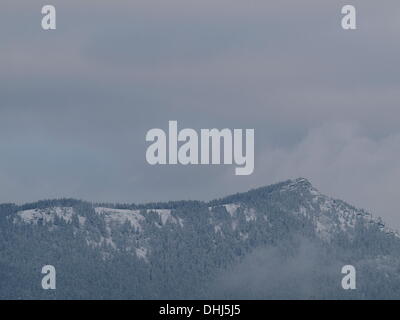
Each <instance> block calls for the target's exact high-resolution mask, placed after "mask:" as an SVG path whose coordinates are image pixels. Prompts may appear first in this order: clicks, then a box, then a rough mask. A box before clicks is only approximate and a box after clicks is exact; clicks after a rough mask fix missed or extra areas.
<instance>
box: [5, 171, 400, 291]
mask: <svg viewBox="0 0 400 320" xmlns="http://www.w3.org/2000/svg"><path fill="white" fill-rule="evenodd" d="M0 214H1V215H0V229H1V231H2V232H1V235H0V240H1V247H0V280H1V281H2V282H3V284H4V286H2V287H4V288H12V289H10V291H5V290H3V289H0V292H1V293H0V294H1V296H3V297H5V298H7V297H15V296H22V297H28V298H29V297H43V298H48V296H46V294H47V295H49V294H53V295H54V297H56V298H80V297H82V298H94V297H102V298H168V297H174V298H177V297H178V298H193V297H210V296H213V295H215V296H216V297H221V296H222V297H230V296H232V290H233V288H232V287H230V286H227V285H226V283H227V280H226V279H227V278H229V277H228V275H230V276H232V277H233V278H234V279H237V277H235V272H236V271H235V270H236V269H237V268H239V269H240V270H241V268H244V267H243V266H245V265H246V263H247V262H246V261H247V260H248V259H249V257H252V254H254V252H257V250H267V251H266V252H268V253H265V252H264V253H265V254H264V256H263V257H265V256H267V257H269V258H268V259H267V260H266V261H269V262H270V261H272V260H273V261H275V260H276V261H280V262H281V263H282V264H284V265H286V266H288V265H291V263H293V261H297V260H298V259H300V260H302V259H303V258H304V257H303V253H302V251H304V250H305V251H306V252H314V253H315V255H313V256H312V257H313V258H312V259H311V260H313V261H314V260H315V261H314V263H313V264H312V265H310V267H309V268H308V269H310V268H311V269H312V270H314V268H316V267H319V269H320V271H318V272H314V273H313V271H311V269H310V270H308V269H307V270H303V271H304V272H305V274H306V275H307V276H305V274H304V273H303V274H302V276H301V277H303V278H304V279H308V278H309V281H308V284H309V285H311V287H312V288H311V289H310V290H307V293H304V292H303V291H301V292H298V291H297V290H296V289H289V288H286V289H284V290H283V291H282V290H281V291H282V292H280V293H277V292H275V295H274V293H273V292H272V291H271V290H270V287H269V286H268V285H267V284H268V283H271V281H270V280H269V277H268V276H266V275H264V269H268V268H271V265H270V264H269V262H268V263H266V265H265V268H264V267H263V266H262V265H261V266H260V270H258V271H257V272H255V275H254V276H255V277H257V273H259V274H263V275H264V276H263V277H261V278H262V279H261V281H256V282H255V283H257V284H258V283H262V282H263V281H264V282H266V284H265V285H264V287H263V288H262V289H261V288H259V289H260V290H256V291H254V290H250V291H251V292H253V293H252V294H253V296H252V297H255V298H269V297H271V298H274V297H275V298H276V297H278V298H286V297H297V296H298V297H299V298H304V297H306V298H312V297H328V298H329V297H343V295H349V293H344V292H343V291H341V289H340V288H339V285H338V284H337V283H339V284H340V281H339V280H338V279H340V276H341V274H340V269H339V266H340V265H341V263H343V264H345V263H346V264H348V263H350V264H353V265H359V267H360V270H363V271H362V272H363V273H362V274H361V275H360V279H364V278H365V279H368V277H370V274H371V273H373V272H374V270H375V271H376V273H378V275H376V274H375V276H374V279H375V280H374V281H377V280H376V279H378V278H379V279H380V273H379V272H381V271H379V270H385V271H384V272H383V273H382V279H383V282H382V283H383V284H384V285H386V284H387V283H390V286H389V287H390V289H388V288H387V287H385V291H384V292H381V293H380V295H379V294H377V293H376V290H373V289H372V288H376V286H377V284H376V283H375V284H371V283H370V281H369V283H367V282H368V281H367V280H366V283H364V284H362V283H361V287H360V288H363V289H362V290H358V292H357V293H354V294H353V296H349V297H350V298H362V297H372V298H374V297H375V296H377V297H383V298H388V297H389V298H390V297H391V295H394V294H397V291H395V289H394V288H397V287H396V285H399V287H398V288H399V289H396V290H400V281H399V279H398V276H397V270H398V269H397V268H398V264H399V262H398V257H399V255H398V253H400V236H399V235H398V233H397V232H396V231H394V230H391V229H390V228H388V227H386V226H385V225H384V223H383V222H382V220H381V219H379V218H376V217H373V216H372V215H371V214H369V213H368V212H366V211H364V210H361V209H357V208H354V207H353V206H351V205H349V204H347V203H345V202H343V201H341V200H336V199H333V198H330V197H328V196H326V195H323V194H321V193H320V192H319V191H318V190H316V189H315V188H314V187H313V186H312V185H311V183H310V182H309V181H307V180H306V179H303V178H299V179H296V180H288V181H285V182H282V183H278V184H275V185H271V186H267V187H263V188H259V189H254V190H251V191H249V192H246V193H240V194H236V195H232V196H229V197H226V198H223V199H218V200H214V201H211V202H208V203H205V202H196V201H190V202H188V201H182V202H169V203H158V204H148V205H106V204H101V205H100V204H91V203H86V202H82V201H77V200H72V199H62V200H52V201H41V202H37V203H34V204H27V205H23V206H17V205H13V204H4V205H1V206H0ZM260 248H261V249H260ZM305 248H306V249H305ZM271 249H274V250H275V251H274V253H273V254H272V255H271V252H270V251H268V250H271ZM262 252H263V251H262ZM307 259H308V260H307V261H310V259H309V258H307ZM259 261H260V259H258V262H259ZM261 261H263V259H261ZM45 264H52V265H55V266H56V267H57V270H58V274H59V276H60V277H61V279H64V281H65V287H62V286H61V288H60V287H59V288H60V289H58V290H57V293H44V292H42V291H40V290H39V289H37V288H36V286H35V281H38V280H37V279H38V277H40V274H37V270H39V269H40V266H41V265H45ZM252 265H254V264H253V263H252ZM334 265H337V267H338V269H337V270H333V269H332V266H334ZM261 270H263V271H261ZM296 270H297V269H296V268H295V267H294V268H293V270H292V271H293V272H294V273H296ZM325 270H326V272H325ZM13 272H16V273H18V274H19V275H20V277H22V279H20V283H15V281H16V280H15V277H14V280H10V279H11V274H12V273H13ZM104 272H105V273H104ZM107 272H109V273H111V274H113V275H115V274H116V275H117V276H115V277H114V276H110V277H109V276H106V274H107ZM240 272H241V273H242V272H243V271H242V270H241V271H240ZM253 273H254V272H253ZM89 274H90V275H89ZM93 277H94V278H96V277H97V278H98V281H97V283H94V282H93V279H92V278H93ZM17 278H18V277H17ZM284 278H285V277H284ZM317 278H318V279H319V280H318V281H317V280H316V279H317ZM118 279H119V280H120V281H118ZM121 279H123V280H121ZM292 280H293V279H292ZM292 280H291V281H292ZM121 281H122V282H123V284H121ZM324 282H326V290H325V289H324V287H320V286H316V285H315V284H316V283H318V284H321V283H324ZM71 283H73V285H72V284H71ZM229 283H230V284H232V283H233V282H232V281H229ZM246 283H251V281H248V279H247V280H246ZM382 283H381V282H380V284H379V285H382ZM215 284H219V285H218V287H215ZM84 285H85V286H84ZM374 285H375V287H374ZM244 286H246V284H245V283H240V282H239V284H237V285H236V287H235V288H234V292H235V295H233V296H235V297H238V298H246V297H247V296H249V292H250V291H249V288H245V287H244ZM279 286H280V288H285V286H286V283H285V280H284V279H282V280H281V283H280V285H279ZM314 286H315V288H314ZM392 287H393V288H392ZM133 288H135V289H133ZM253 289H254V288H253ZM241 290H242V293H241V292H240V291H241ZM254 292H257V293H256V294H254Z"/></svg>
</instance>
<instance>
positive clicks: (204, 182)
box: [0, 0, 400, 225]
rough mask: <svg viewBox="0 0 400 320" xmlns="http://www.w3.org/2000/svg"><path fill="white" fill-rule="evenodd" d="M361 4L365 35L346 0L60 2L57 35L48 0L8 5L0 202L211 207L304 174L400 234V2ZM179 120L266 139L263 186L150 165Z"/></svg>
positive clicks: (261, 156)
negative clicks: (154, 136) (155, 147)
mask: <svg viewBox="0 0 400 320" xmlns="http://www.w3.org/2000/svg"><path fill="white" fill-rule="evenodd" d="M353 2H354V5H356V7H357V9H358V13H359V16H358V23H359V29H358V30H357V31H355V32H344V31H343V30H342V29H341V28H340V17H341V15H340V8H341V6H342V5H344V4H345V3H343V2H342V1H330V2H329V3H322V2H321V1H316V0H315V1H311V0H307V1H301V2H300V1H297V2H293V1H287V0H285V1H279V2H271V3H269V2H266V1H261V0H260V1H252V2H251V3H249V2H232V1H227V0H221V1H211V0H205V1H189V2H188V1H182V0H171V1H131V2H126V1H113V2H112V3H111V2H109V1H103V0H101V1H96V4H94V3H93V2H90V1H76V0H73V1H68V2H65V1H58V0H54V1H53V3H54V5H56V7H57V9H58V29H57V31H55V32H54V33H51V32H50V33H46V32H43V31H42V30H41V29H40V17H41V15H40V7H41V6H42V3H41V2H40V1H29V3H25V1H6V2H5V5H4V8H2V10H1V12H0V30H1V32H2V41H1V44H0V49H1V52H2V54H1V55H0V71H1V72H0V97H1V100H0V134H1V135H0V147H1V150H3V151H2V153H4V154H5V156H3V157H1V158H0V177H1V178H2V179H1V180H0V190H1V196H0V201H2V202H3V201H7V202H8V201H18V202H21V201H31V200H37V199H38V198H48V197H54V196H74V197H79V198H84V199H88V200H98V201H127V202H132V201H136V202H141V201H149V200H171V199H181V198H183V199H189V198H191V199H194V198H199V199H210V198H213V197H215V196H222V195H224V194H227V193H230V192H236V191H244V190H246V188H248V187H253V186H257V185H263V184H267V183H270V182H275V181H277V180H279V179H287V178H289V177H291V176H300V175H301V176H305V177H307V178H310V179H311V180H312V181H313V182H315V183H316V184H317V186H319V187H320V188H321V191H323V192H326V193H331V194H333V195H335V196H338V197H341V198H344V199H345V200H348V201H350V202H355V203H356V204H357V205H359V206H363V207H367V209H371V210H373V211H374V212H376V213H378V214H380V215H383V216H385V217H387V218H388V219H389V220H390V221H391V222H393V223H394V224H397V225H400V222H399V221H400V219H398V217H397V212H396V210H397V199H396V191H395V190H396V187H395V185H396V177H397V176H398V171H399V168H400V167H399V166H398V165H397V164H396V157H397V152H396V150H397V148H398V147H397V140H396V138H395V137H397V136H398V134H399V121H398V118H399V115H400V113H399V110H398V97H399V94H398V92H399V77H398V74H399V71H400V70H399V64H398V63H397V62H398V56H399V53H400V52H399V51H400V46H399V45H398V41H397V38H398V30H399V27H400V25H399V22H398V21H399V20H398V18H397V16H398V12H399V11H400V6H399V4H398V3H397V2H396V1H393V0H390V1H389V0H386V1H384V2H382V4H379V3H373V2H369V3H366V2H365V1H356V0H355V1H353ZM383 3H384V4H383ZM3 9H4V10H3ZM18 17H21V18H22V19H23V20H21V22H20V23H16V19H17V18H18ZM10 25H12V26H14V27H13V28H9V26H10ZM5 30H7V31H5ZM168 120H178V123H179V126H180V127H181V128H183V127H193V128H197V129H199V128H211V127H217V128H223V127H230V128H255V129H256V155H258V160H257V163H256V171H255V174H254V175H253V176H250V177H236V176H233V168H230V167H225V166H221V167H213V168H209V167H187V168H182V167H150V166H149V165H147V164H146V163H145V161H144V154H145V148H146V144H145V141H144V136H145V133H146V131H147V130H149V129H151V128H155V127H162V128H166V126H167V122H168ZM343 123H346V124H345V125H344V124H343ZM337 124H339V125H337ZM349 128H350V129H349ZM351 128H353V129H351ZM354 128H359V129H357V130H358V131H357V130H355V129H354ZM318 139H319V140H318ZM377 155H380V157H379V158H377ZM371 159H373V160H371ZM371 177H373V180H374V183H371V182H370V181H369V179H370V178H371ZM368 181H369V182H368Z"/></svg>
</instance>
